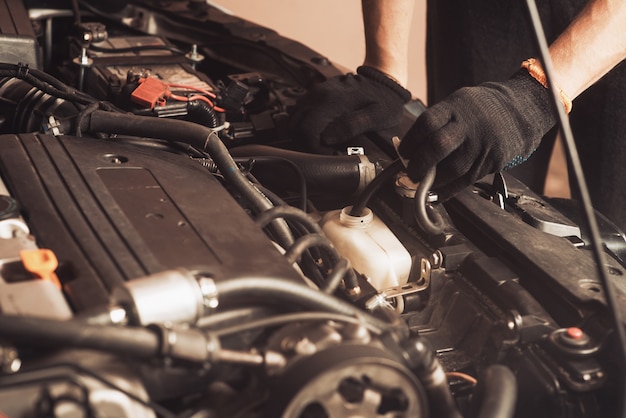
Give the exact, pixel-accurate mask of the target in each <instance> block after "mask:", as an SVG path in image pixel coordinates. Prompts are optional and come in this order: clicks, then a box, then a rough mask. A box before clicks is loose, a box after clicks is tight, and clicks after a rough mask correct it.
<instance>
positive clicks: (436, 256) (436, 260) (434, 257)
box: [430, 250, 443, 269]
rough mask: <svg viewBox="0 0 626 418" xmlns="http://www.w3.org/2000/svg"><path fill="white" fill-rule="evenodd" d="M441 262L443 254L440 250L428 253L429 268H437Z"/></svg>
mask: <svg viewBox="0 0 626 418" xmlns="http://www.w3.org/2000/svg"><path fill="white" fill-rule="evenodd" d="M442 264H443V254H442V253H441V251H440V250H437V251H435V252H434V253H432V254H431V255H430V266H431V268H434V269H438V268H439V267H441V265H442Z"/></svg>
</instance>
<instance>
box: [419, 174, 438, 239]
mask: <svg viewBox="0 0 626 418" xmlns="http://www.w3.org/2000/svg"><path fill="white" fill-rule="evenodd" d="M435 170H436V169H435V167H434V166H433V167H432V168H431V169H430V170H428V172H427V173H426V175H425V176H424V178H423V179H422V181H421V182H420V184H419V186H418V187H417V190H416V191H415V198H414V203H415V220H416V221H417V223H418V224H419V226H420V227H421V228H422V229H423V230H424V231H425V232H427V233H429V234H431V235H440V234H441V233H442V232H443V228H442V225H443V220H442V219H441V216H440V215H439V214H438V213H437V212H435V211H434V210H433V209H432V208H431V207H430V206H429V205H428V203H427V199H428V191H429V190H430V187H431V186H432V185H433V183H434V182H435V175H436V171H435Z"/></svg>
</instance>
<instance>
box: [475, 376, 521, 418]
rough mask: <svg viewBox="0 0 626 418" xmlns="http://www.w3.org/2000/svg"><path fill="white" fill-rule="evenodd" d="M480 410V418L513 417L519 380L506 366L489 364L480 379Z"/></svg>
mask: <svg viewBox="0 0 626 418" xmlns="http://www.w3.org/2000/svg"><path fill="white" fill-rule="evenodd" d="M477 390H479V393H480V395H481V396H480V398H481V400H482V402H481V404H480V410H479V413H478V418H512V417H513V415H514V414H515V404H516V402H517V381H516V379H515V375H514V374H513V372H512V371H511V370H510V369H509V368H508V367H506V366H503V365H500V364H494V365H492V366H489V367H488V368H487V369H486V370H485V372H484V373H483V376H482V378H481V379H480V380H479V388H478V389H477Z"/></svg>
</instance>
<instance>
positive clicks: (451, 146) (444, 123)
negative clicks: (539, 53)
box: [398, 70, 556, 200]
mask: <svg viewBox="0 0 626 418" xmlns="http://www.w3.org/2000/svg"><path fill="white" fill-rule="evenodd" d="M555 121H556V116H555V114H554V111H553V108H552V104H551V101H550V94H549V92H548V90H547V89H545V88H544V87H543V86H542V85H541V84H540V83H539V82H537V81H536V80H535V79H533V78H532V77H531V76H530V75H529V74H528V72H527V71H526V70H520V71H519V72H517V73H516V74H515V75H514V76H513V77H512V78H511V79H509V80H507V81H505V82H499V83H495V82H494V83H484V84H481V85H479V86H477V87H466V88H462V89H460V90H457V91H456V92H454V93H452V94H451V95H450V96H448V97H447V98H446V99H444V100H443V101H441V102H439V103H437V104H435V105H434V106H433V107H431V108H429V109H427V110H426V111H425V112H424V113H423V114H422V115H420V117H419V118H418V119H417V121H416V122H415V124H414V125H413V126H412V127H411V129H410V130H409V132H408V133H407V134H406V135H405V136H404V138H403V140H402V142H401V143H400V146H399V148H398V152H399V153H400V155H401V156H402V157H404V158H407V159H408V160H409V163H408V166H407V174H408V176H409V178H411V179H412V180H413V181H420V180H421V179H422V178H423V177H424V176H425V175H426V172H427V171H428V169H429V168H430V167H432V166H434V165H436V166H437V177H436V179H435V183H434V184H433V189H434V190H435V191H436V192H437V193H438V194H439V197H440V199H441V200H446V199H448V198H450V197H452V196H453V195H454V194H456V193H458V192H459V191H461V190H462V189H464V188H465V187H467V186H469V185H471V184H473V183H474V182H475V181H476V180H478V179H479V178H481V177H483V176H485V175H487V174H490V173H494V172H496V171H500V170H503V169H507V168H511V167H514V166H516V165H518V164H520V163H522V162H524V161H525V160H526V159H528V157H530V155H531V154H532V153H533V152H534V151H535V149H536V148H537V146H538V145H539V143H540V142H541V139H542V138H543V136H544V135H545V134H546V133H547V132H548V131H549V130H550V129H551V128H552V126H554V124H555Z"/></svg>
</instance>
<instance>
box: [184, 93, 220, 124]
mask: <svg viewBox="0 0 626 418" xmlns="http://www.w3.org/2000/svg"><path fill="white" fill-rule="evenodd" d="M187 112H189V115H190V116H191V119H192V120H193V121H198V123H201V124H203V125H205V126H208V127H210V128H215V127H217V125H219V120H218V119H217V113H215V109H213V108H212V107H211V106H209V105H208V104H207V103H205V102H203V101H201V100H191V101H189V102H187Z"/></svg>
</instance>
